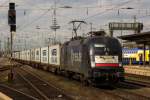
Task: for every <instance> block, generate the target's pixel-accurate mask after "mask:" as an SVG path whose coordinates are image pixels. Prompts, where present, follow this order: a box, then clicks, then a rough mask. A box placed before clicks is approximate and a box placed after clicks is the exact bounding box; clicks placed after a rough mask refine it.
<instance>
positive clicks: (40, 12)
mask: <svg viewBox="0 0 150 100" xmlns="http://www.w3.org/2000/svg"><path fill="white" fill-rule="evenodd" d="M9 1H14V2H15V3H16V12H17V17H16V18H17V23H16V25H17V32H16V34H15V37H14V48H15V49H18V48H22V49H23V48H25V46H26V47H27V48H32V47H39V46H41V45H43V44H45V41H48V38H49V37H51V38H52V37H54V32H53V30H51V29H50V26H52V18H53V10H54V4H55V3H54V2H56V8H57V10H56V18H57V24H58V25H59V26H60V29H59V30H57V40H61V41H65V40H67V39H68V38H70V37H71V36H72V25H71V24H68V23H69V22H70V21H71V20H84V21H86V22H87V24H86V25H82V26H81V28H80V29H79V31H78V34H80V35H83V33H84V34H85V33H87V32H89V31H90V24H89V23H92V24H93V30H100V29H105V30H106V31H108V23H109V22H133V21H134V20H133V18H134V16H135V15H136V17H137V21H138V22H143V23H144V30H143V31H149V30H150V28H149V26H150V20H149V19H150V16H149V15H150V8H149V5H150V0H0V34H1V37H0V39H1V40H2V41H3V44H4V41H5V42H6V40H7V38H8V36H9V34H10V33H9V26H8V23H7V22H8V21H7V20H8V19H7V15H8V5H9ZM65 6H70V7H71V8H63V7H65ZM129 7H130V8H133V9H122V8H129ZM37 26H38V27H39V28H40V29H37V28H36V27H37ZM131 33H133V32H132V31H131V32H125V33H124V34H131ZM116 34H119V32H116ZM119 35H120V34H119Z"/></svg>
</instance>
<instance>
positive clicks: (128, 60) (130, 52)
mask: <svg viewBox="0 0 150 100" xmlns="http://www.w3.org/2000/svg"><path fill="white" fill-rule="evenodd" d="M122 51H123V61H122V63H123V64H124V65H129V64H130V65H138V64H139V65H142V64H143V62H144V50H143V49H139V48H131V49H129V48H124V49H123V50H122ZM149 55H150V50H149V49H146V50H145V63H146V64H149V59H150V58H149V57H150V56H149Z"/></svg>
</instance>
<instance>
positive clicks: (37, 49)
mask: <svg viewBox="0 0 150 100" xmlns="http://www.w3.org/2000/svg"><path fill="white" fill-rule="evenodd" d="M34 53H35V61H36V62H40V61H41V60H40V59H41V58H40V57H41V56H40V55H41V49H40V48H36V49H35V52H34Z"/></svg>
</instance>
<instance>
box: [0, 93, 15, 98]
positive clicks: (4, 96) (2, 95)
mask: <svg viewBox="0 0 150 100" xmlns="http://www.w3.org/2000/svg"><path fill="white" fill-rule="evenodd" d="M0 100H13V99H12V98H10V97H8V96H7V95H5V94H3V93H2V92H0Z"/></svg>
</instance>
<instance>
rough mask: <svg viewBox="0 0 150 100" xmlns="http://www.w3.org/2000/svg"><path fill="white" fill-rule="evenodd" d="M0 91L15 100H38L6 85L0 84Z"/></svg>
mask: <svg viewBox="0 0 150 100" xmlns="http://www.w3.org/2000/svg"><path fill="white" fill-rule="evenodd" d="M0 90H1V92H3V93H4V94H7V96H9V97H11V98H12V99H13V100H38V99H37V98H35V97H33V96H31V95H28V94H26V93H24V92H21V91H18V90H17V89H15V88H12V87H9V86H7V85H4V84H0Z"/></svg>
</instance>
